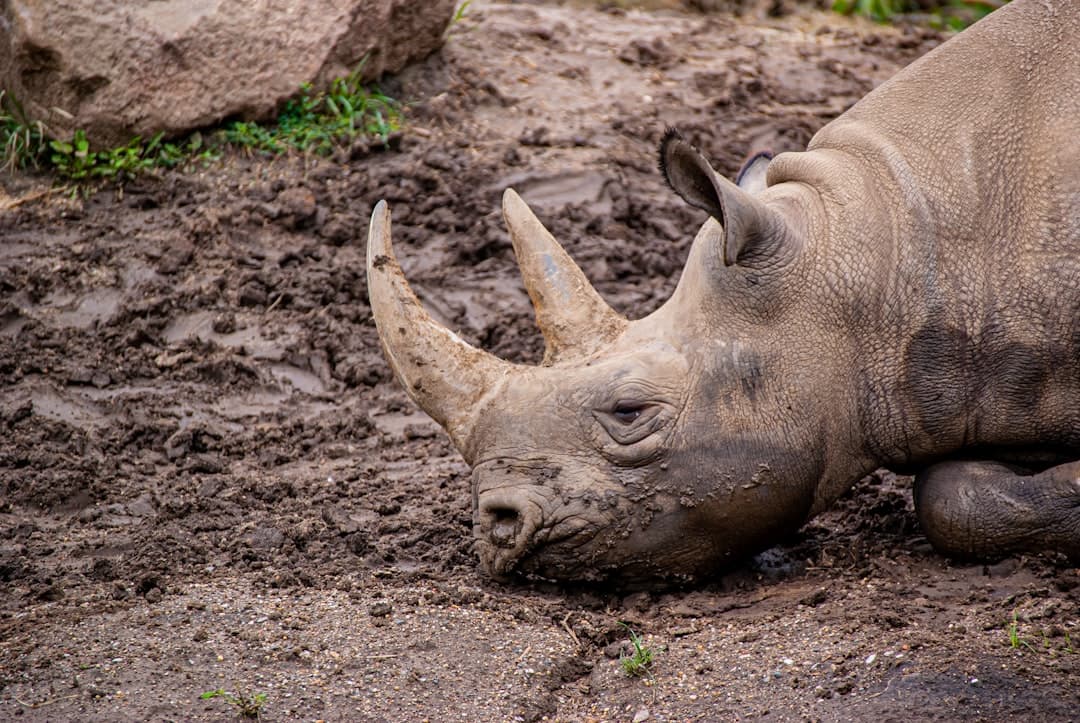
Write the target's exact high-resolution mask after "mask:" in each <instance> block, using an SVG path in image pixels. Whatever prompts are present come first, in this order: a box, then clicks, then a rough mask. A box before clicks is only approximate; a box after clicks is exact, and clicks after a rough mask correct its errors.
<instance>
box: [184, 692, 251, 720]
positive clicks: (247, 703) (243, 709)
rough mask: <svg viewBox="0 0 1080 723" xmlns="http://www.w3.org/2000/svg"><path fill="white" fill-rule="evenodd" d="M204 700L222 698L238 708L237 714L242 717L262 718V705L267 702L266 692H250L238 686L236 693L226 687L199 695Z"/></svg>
mask: <svg viewBox="0 0 1080 723" xmlns="http://www.w3.org/2000/svg"><path fill="white" fill-rule="evenodd" d="M199 698H200V699H202V700H211V699H213V698H221V699H222V700H224V701H225V702H226V703H228V704H229V705H231V706H234V707H235V708H236V714H237V715H238V716H240V717H241V718H251V719H254V720H261V719H262V707H263V704H265V703H266V693H255V694H253V695H252V694H248V693H245V692H243V691H241V690H240V689H239V688H237V692H236V693H229V692H226V691H225V689H224V688H218V689H217V690H208V691H206V692H205V693H203V694H202V695H200V696H199Z"/></svg>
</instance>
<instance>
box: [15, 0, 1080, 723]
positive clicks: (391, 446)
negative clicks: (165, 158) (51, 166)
mask: <svg viewBox="0 0 1080 723" xmlns="http://www.w3.org/2000/svg"><path fill="white" fill-rule="evenodd" d="M608 4H609V5H615V4H614V3H608ZM671 4H672V3H653V5H659V6H660V7H658V8H657V9H654V10H649V11H647V12H646V11H629V12H627V11H623V10H619V9H611V10H607V11H604V10H602V9H601V10H598V9H596V7H595V3H584V2H579V3H574V4H571V5H556V4H550V3H533V4H529V5H522V4H511V3H500V2H476V3H473V7H472V8H471V10H470V12H469V14H468V16H467V18H466V19H465V20H464V21H462V22H460V23H458V24H457V25H455V26H454V27H453V28H452V30H451V34H450V38H449V41H448V42H447V44H446V47H445V48H444V50H443V51H442V52H441V53H439V54H438V55H436V56H435V57H432V58H431V59H430V60H429V61H427V62H426V63H424V64H423V65H421V66H419V67H415V68H413V69H411V70H409V71H408V72H406V73H404V74H403V75H401V76H400V77H398V78H396V79H393V80H392V81H391V82H390V83H388V87H387V89H388V90H390V91H391V92H392V93H393V94H395V95H396V96H398V97H400V98H403V99H407V100H408V101H409V102H410V103H411V104H412V105H411V107H410V113H409V115H410V124H409V128H408V130H407V131H406V132H405V134H404V136H403V137H402V138H401V139H400V143H399V144H397V146H396V147H395V148H394V149H393V150H389V151H380V150H378V149H368V148H367V147H366V146H365V147H356V148H353V149H351V150H350V151H349V152H343V153H342V154H340V157H339V158H335V159H332V160H318V159H303V158H289V159H276V160H266V159H258V158H243V157H232V158H229V159H226V160H225V161H224V162H221V163H216V164H213V165H211V166H210V167H208V168H206V169H204V170H198V171H194V172H189V173H181V172H176V173H165V174H163V175H162V176H161V177H160V178H147V179H145V180H142V181H139V182H138V183H134V184H130V185H128V186H127V187H126V188H124V189H123V193H119V192H117V191H115V190H107V191H102V192H100V193H98V194H96V195H94V196H92V197H91V198H89V199H88V200H85V201H82V200H69V199H68V198H67V197H66V196H64V195H62V194H50V195H46V196H44V197H38V198H36V199H34V195H35V193H36V191H35V189H37V188H40V187H41V186H42V184H47V179H35V178H16V179H14V180H10V181H9V182H8V187H7V193H6V195H2V196H0V204H2V205H3V206H5V207H7V210H6V212H4V213H3V215H2V216H0V234H2V238H3V241H2V242H0V385H2V386H0V440H2V442H0V581H2V583H3V584H2V586H0V719H4V720H13V719H16V716H18V719H21V720H43V721H44V720H80V721H98V720H99V721H116V720H184V721H195V720H221V719H228V718H231V717H232V716H234V715H235V710H234V707H233V706H230V704H229V703H228V702H227V701H225V700H223V699H221V698H214V699H207V700H204V699H201V698H200V694H201V693H203V692H205V691H210V690H214V689H218V688H224V689H226V690H228V691H231V692H234V693H243V694H246V695H248V696H252V695H255V694H265V695H266V700H265V703H264V704H263V706H262V709H261V712H262V716H263V718H264V719H266V720H316V719H325V720H392V721H397V720H410V721H411V720H423V719H428V720H432V721H448V720H477V721H479V720H485V721H487V720H507V721H509V720H526V721H534V720H545V719H550V720H568V721H585V720H618V721H631V720H633V721H643V720H650V721H660V720H672V721H684V720H693V719H702V720H741V719H746V718H759V717H764V718H767V719H770V720H802V719H807V720H852V721H861V720H893V721H912V720H986V721H1001V720H1010V719H1014V720H1062V721H1063V720H1075V719H1077V717H1078V716H1080V712H1078V711H1080V656H1078V655H1077V652H1075V651H1080V612H1078V601H1080V571H1077V570H1076V569H1072V568H1070V567H1068V566H1067V565H1065V564H1064V563H1063V562H1061V561H1059V560H1055V559H1050V558H1040V559H1029V558H1023V559H1008V560H1005V561H1003V562H1001V563H999V564H996V565H993V566H981V565H978V566H962V565H957V564H954V563H952V562H950V561H949V560H947V559H944V558H942V557H940V556H938V555H937V554H935V553H934V552H933V551H931V550H930V548H929V546H928V545H927V544H926V542H925V539H924V538H923V537H922V536H921V535H920V534H919V531H918V529H917V524H916V522H915V519H914V516H913V513H912V505H911V494H910V485H909V483H908V482H907V481H906V480H904V479H897V478H894V477H892V476H891V475H888V474H886V473H882V474H879V475H877V476H875V477H873V478H870V479H867V480H864V481H863V482H862V483H860V484H859V485H858V486H857V488H856V489H855V490H854V491H853V492H852V493H851V494H850V495H848V496H847V497H846V498H845V499H844V500H843V501H842V502H841V503H840V504H839V505H838V506H837V508H836V509H835V510H834V511H833V512H830V513H829V514H827V515H825V516H824V517H822V518H819V519H817V520H815V521H813V522H812V523H810V524H809V525H808V526H807V527H806V528H804V529H803V530H802V531H801V532H800V533H799V534H798V535H797V536H795V537H794V538H793V539H791V540H789V541H787V543H786V544H785V545H783V546H780V547H777V548H775V549H773V550H771V551H769V552H768V553H766V554H764V555H762V556H760V557H759V558H757V559H756V560H755V561H753V562H752V563H749V564H748V565H747V566H746V567H745V568H743V569H741V570H738V571H736V572H733V573H731V574H729V575H726V576H724V577H722V578H718V579H717V580H716V581H715V582H713V583H712V584H709V585H706V586H704V587H702V588H699V589H696V590H689V591H676V592H670V591H669V592H665V593H640V592H639V593H634V594H625V593H619V592H618V591H611V590H596V589H591V590H590V589H577V590H573V589H565V588H555V587H548V586H543V585H538V584H526V583H522V584H519V585H509V586H507V585H498V584H494V583H492V582H490V581H488V580H487V579H485V578H484V577H482V576H481V574H480V573H479V571H478V569H477V566H476V560H475V558H474V556H473V553H472V542H471V539H470V526H471V511H470V499H469V491H468V484H469V483H468V479H469V475H468V469H467V468H466V466H465V465H464V463H463V462H462V461H461V460H460V458H459V457H458V456H457V454H456V453H455V451H454V450H453V449H452V447H451V446H450V444H449V442H448V440H447V439H446V437H445V436H444V435H443V433H442V432H441V430H439V429H438V428H437V427H435V425H434V424H433V423H432V422H430V421H429V420H428V419H427V418H426V417H425V416H424V415H423V414H421V413H419V412H418V411H417V410H415V409H414V407H413V406H412V405H411V404H410V403H409V402H408V401H407V399H406V397H405V395H404V393H403V392H402V390H401V389H400V388H399V387H398V385H397V384H396V383H395V382H394V380H393V379H391V378H390V376H389V374H388V369H387V366H386V364H385V363H384V361H383V358H382V356H381V353H380V351H379V347H378V343H377V338H376V334H375V329H374V327H373V325H372V322H371V316H370V312H369V308H368V305H367V294H366V288H365V281H364V268H363V261H362V254H363V244H364V238H365V231H366V223H367V217H368V214H369V212H370V211H371V208H372V206H373V204H374V203H375V202H376V201H377V200H378V199H380V198H385V199H388V200H389V202H390V203H391V205H392V207H393V212H394V220H395V231H396V241H397V248H398V253H399V255H400V257H401V259H402V263H403V265H404V266H405V268H406V271H407V273H408V274H409V276H410V278H411V279H412V280H413V282H414V284H415V288H416V289H417V290H418V292H419V293H420V295H421V296H422V297H423V299H424V301H425V303H426V304H427V305H428V306H429V308H431V309H432V310H433V312H435V313H436V314H437V315H438V316H439V317H440V318H441V319H442V320H444V321H445V322H446V323H448V324H450V325H452V326H453V327H454V328H455V329H459V330H460V331H461V333H462V334H463V335H464V336H465V337H467V338H468V339H469V340H470V341H472V342H474V343H477V344H480V345H482V346H484V347H485V348H487V349H489V350H492V351H494V352H497V353H499V354H502V355H504V356H506V357H509V358H511V359H514V360H527V361H535V360H537V359H538V357H539V355H540V352H541V342H540V340H539V338H538V334H537V333H536V331H535V328H534V326H533V322H532V318H531V310H530V308H529V305H528V301H527V297H526V296H525V294H524V292H523V290H522V289H521V286H520V282H519V280H518V274H517V271H516V268H515V265H514V260H513V257H512V253H511V250H510V244H509V241H508V238H507V236H506V233H505V231H504V229H503V228H502V227H501V223H500V216H499V211H498V208H499V206H498V204H499V196H500V194H501V192H502V190H503V189H504V188H505V187H507V186H513V187H514V188H516V189H517V190H518V191H519V192H521V193H522V195H523V196H524V197H525V198H526V199H527V200H528V201H529V202H530V203H531V204H532V205H533V206H534V208H535V209H536V210H537V212H538V213H539V214H540V215H541V217H542V218H544V219H545V221H546V222H548V224H549V225H550V227H551V229H552V231H553V232H554V233H555V234H556V236H558V237H559V238H561V239H562V240H563V241H564V243H565V244H566V246H567V247H568V249H569V251H570V252H571V253H572V254H573V255H574V257H575V258H576V259H577V260H578V261H579V262H580V263H581V264H582V265H583V267H584V268H585V270H586V272H587V274H588V275H589V277H590V278H591V279H593V280H594V281H595V283H596V284H597V286H598V288H599V289H600V291H601V292H602V293H603V294H604V295H605V296H606V297H607V298H608V299H609V300H610V301H611V303H612V304H614V305H615V306H616V307H617V308H618V309H619V310H620V311H623V312H626V313H629V314H630V315H633V316H639V315H642V314H644V313H646V312H647V311H649V310H651V309H652V308H654V307H655V306H657V305H658V304H659V303H660V302H661V301H662V300H663V299H664V298H665V297H666V296H667V294H668V293H669V292H670V291H671V289H672V287H673V284H674V282H675V279H676V277H677V275H678V273H679V270H680V268H681V265H682V263H683V260H684V257H685V254H686V251H687V246H688V243H689V241H690V239H691V238H692V236H693V233H694V231H695V230H696V227H697V225H698V224H699V223H700V222H701V221H702V218H701V214H700V213H698V212H696V211H694V210H692V209H690V208H688V207H686V206H685V205H684V204H682V203H681V202H680V201H679V200H678V199H676V198H675V197H674V195H673V194H672V193H670V192H669V191H667V190H665V189H664V188H663V187H662V184H661V181H660V178H659V174H658V173H657V172H656V170H655V145H656V142H657V141H658V139H659V138H660V136H661V134H662V133H663V131H664V128H665V126H668V125H677V126H678V127H680V128H681V129H682V130H683V132H684V134H685V135H687V136H688V137H689V138H690V139H691V140H692V141H693V142H695V143H696V144H697V145H698V146H699V147H701V148H702V150H703V151H704V152H705V153H706V154H707V155H708V156H710V157H711V158H712V159H714V161H715V162H716V163H717V164H718V165H719V167H720V168H722V169H723V170H724V171H725V172H728V173H733V172H734V171H735V170H736V168H737V166H738V164H739V162H740V161H741V159H742V157H743V156H744V155H745V154H747V153H748V152H750V151H752V150H754V149H756V148H759V147H762V146H768V147H772V148H773V149H774V150H777V151H781V150H786V149H797V148H800V147H801V146H803V145H804V144H805V143H806V141H807V140H808V139H809V137H810V135H811V134H812V132H813V131H814V130H815V129H816V128H818V127H819V126H821V125H822V124H823V123H825V122H826V121H828V120H829V119H830V118H831V117H833V116H835V115H836V114H837V113H839V112H841V111H842V110H843V109H844V108H845V107H847V106H848V105H850V104H851V103H852V102H853V101H855V100H856V99H857V98H859V97H860V96H861V95H863V94H865V93H866V92H867V91H869V90H870V89H871V88H873V87H874V86H875V85H876V84H877V83H879V82H880V81H882V80H883V79H884V78H886V77H888V76H889V75H891V74H892V73H894V72H895V71H896V70H897V69H898V68H899V67H901V66H903V65H904V64H905V63H907V62H909V61H910V60H912V59H913V58H915V57H916V56H917V55H918V54H919V53H921V52H925V51H926V50H927V49H929V48H930V47H932V46H933V45H934V44H935V43H936V42H939V41H940V38H938V37H937V36H936V35H934V34H932V33H927V32H925V31H922V30H918V29H912V28H908V29H899V30H894V29H888V28H880V27H875V26H872V25H869V24H862V23H853V22H848V21H846V20H844V19H842V18H837V17H835V16H825V15H807V14H803V13H797V14H795V15H788V16H785V17H780V18H773V17H768V16H767V14H764V13H761V14H758V13H756V12H755V11H753V10H752V9H751V10H749V11H748V12H747V13H746V14H744V15H743V16H741V17H732V16H726V15H719V14H714V15H700V14H691V13H686V12H680V11H677V10H674V9H668V8H666V7H665V6H666V5H671ZM590 5H592V7H589V6H590ZM732 5H734V6H740V5H741V4H740V3H733V4H732ZM747 5H751V6H752V5H754V4H753V3H748V4H747ZM758 5H760V3H759V4H758ZM767 5H770V4H767ZM771 5H776V4H775V3H774V4H771ZM771 5H770V7H771ZM20 201H21V202H20ZM1014 621H1015V622H1014ZM620 622H626V623H629V624H630V625H631V626H632V627H633V628H634V629H635V630H637V631H639V632H640V633H641V634H642V635H643V637H644V640H645V643H646V644H647V645H648V646H650V647H651V648H652V649H654V650H655V651H657V656H656V661H655V663H654V664H653V666H652V669H651V673H650V674H649V675H647V676H644V677H642V678H629V677H627V676H626V675H624V674H623V672H622V670H621V667H620V664H619V661H618V658H619V656H620V655H622V654H625V650H626V648H627V639H628V635H627V631H626V630H625V629H624V628H623V627H622V626H621V625H620ZM1010 626H1015V630H1016V633H1017V634H1016V636H1015V638H1016V639H1015V645H1014V644H1012V643H1011V642H1010V635H1009V629H1010Z"/></svg>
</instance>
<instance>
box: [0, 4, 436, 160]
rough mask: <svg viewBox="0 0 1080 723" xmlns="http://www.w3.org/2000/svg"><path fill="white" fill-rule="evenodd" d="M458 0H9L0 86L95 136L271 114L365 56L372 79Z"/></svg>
mask: <svg viewBox="0 0 1080 723" xmlns="http://www.w3.org/2000/svg"><path fill="white" fill-rule="evenodd" d="M454 4H455V0H431V1H430V2H423V3H417V2H411V1H410V0H313V1H312V2H306V3H299V2H291V1H289V0H267V1H266V2H257V3H252V2H247V1H246V0H137V1H135V2H130V1H125V0H104V1H102V2H87V0H55V1H52V0H51V1H50V2H42V1H40V0H12V1H11V2H6V3H2V4H0V87H2V88H4V89H5V90H6V91H8V93H9V94H10V95H13V96H14V97H15V98H17V99H18V100H19V101H20V102H21V103H22V105H23V107H24V108H25V110H26V112H27V114H28V115H29V117H30V118H32V119H36V120H41V121H42V122H43V123H45V125H46V126H47V128H48V130H49V132H50V134H51V135H54V136H57V137H68V136H70V135H71V133H72V132H73V131H74V130H75V129H77V128H82V129H84V130H86V132H87V136H88V137H89V138H90V139H91V141H92V142H93V143H95V144H99V145H116V144H120V143H125V142H127V141H128V140H130V138H131V137H132V136H133V135H142V136H144V137H146V136H150V135H153V134H155V133H157V132H159V131H164V132H165V133H166V134H170V135H171V134H178V133H180V132H182V131H185V130H188V129H192V128H198V127H200V126H206V125H211V124H214V123H217V122H219V121H221V120H222V119H223V118H227V117H229V116H239V117H243V118H248V119H258V118H262V117H265V116H267V115H269V114H271V113H272V112H273V110H274V109H275V108H276V107H277V106H278V105H279V104H280V103H281V102H282V101H284V100H285V99H286V98H288V97H289V96H291V95H293V94H295V93H296V91H297V89H298V87H299V86H300V84H301V83H305V82H312V83H314V84H315V85H316V86H318V85H320V84H324V83H328V82H329V81H330V80H332V79H333V78H335V77H339V76H342V75H345V74H347V73H349V72H351V71H352V70H353V69H354V68H355V67H356V66H357V65H358V64H359V63H360V61H361V60H362V59H363V58H365V57H367V60H366V61H365V63H364V66H363V74H364V76H365V77H366V78H368V79H371V78H376V77H378V76H379V75H381V74H382V73H384V72H393V71H396V70H399V69H400V68H402V67H403V66H404V65H405V64H406V63H408V62H409V61H411V60H416V59H419V58H422V57H424V56H426V55H427V54H429V53H430V52H432V51H433V50H435V49H436V48H437V47H438V46H439V45H440V43H441V42H442V35H443V31H444V30H445V28H446V26H447V24H448V22H449V20H450V17H451V14H452V12H453V9H454Z"/></svg>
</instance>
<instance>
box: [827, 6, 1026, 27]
mask: <svg viewBox="0 0 1080 723" xmlns="http://www.w3.org/2000/svg"><path fill="white" fill-rule="evenodd" d="M1007 2H1008V0H940V2H936V3H929V5H930V7H929V8H928V7H927V5H928V3H926V2H922V3H920V2H918V1H917V0H833V4H832V9H833V11H835V12H838V13H842V14H844V15H862V16H864V17H868V18H870V19H871V20H874V21H876V22H879V23H887V22H891V21H893V20H895V19H897V18H899V17H902V16H906V17H921V18H922V19H925V21H926V22H928V23H929V24H930V25H931V26H933V27H937V28H940V29H948V30H963V29H964V28H966V27H967V26H968V25H971V24H972V23H974V22H975V21H976V20H980V19H981V18H983V17H985V16H987V15H989V14H990V13H991V12H993V11H994V10H997V9H998V8H999V7H1001V6H1002V5H1004V4H1005V3H1007ZM917 13H918V14H921V15H918V16H916V15H914V14H917Z"/></svg>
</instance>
